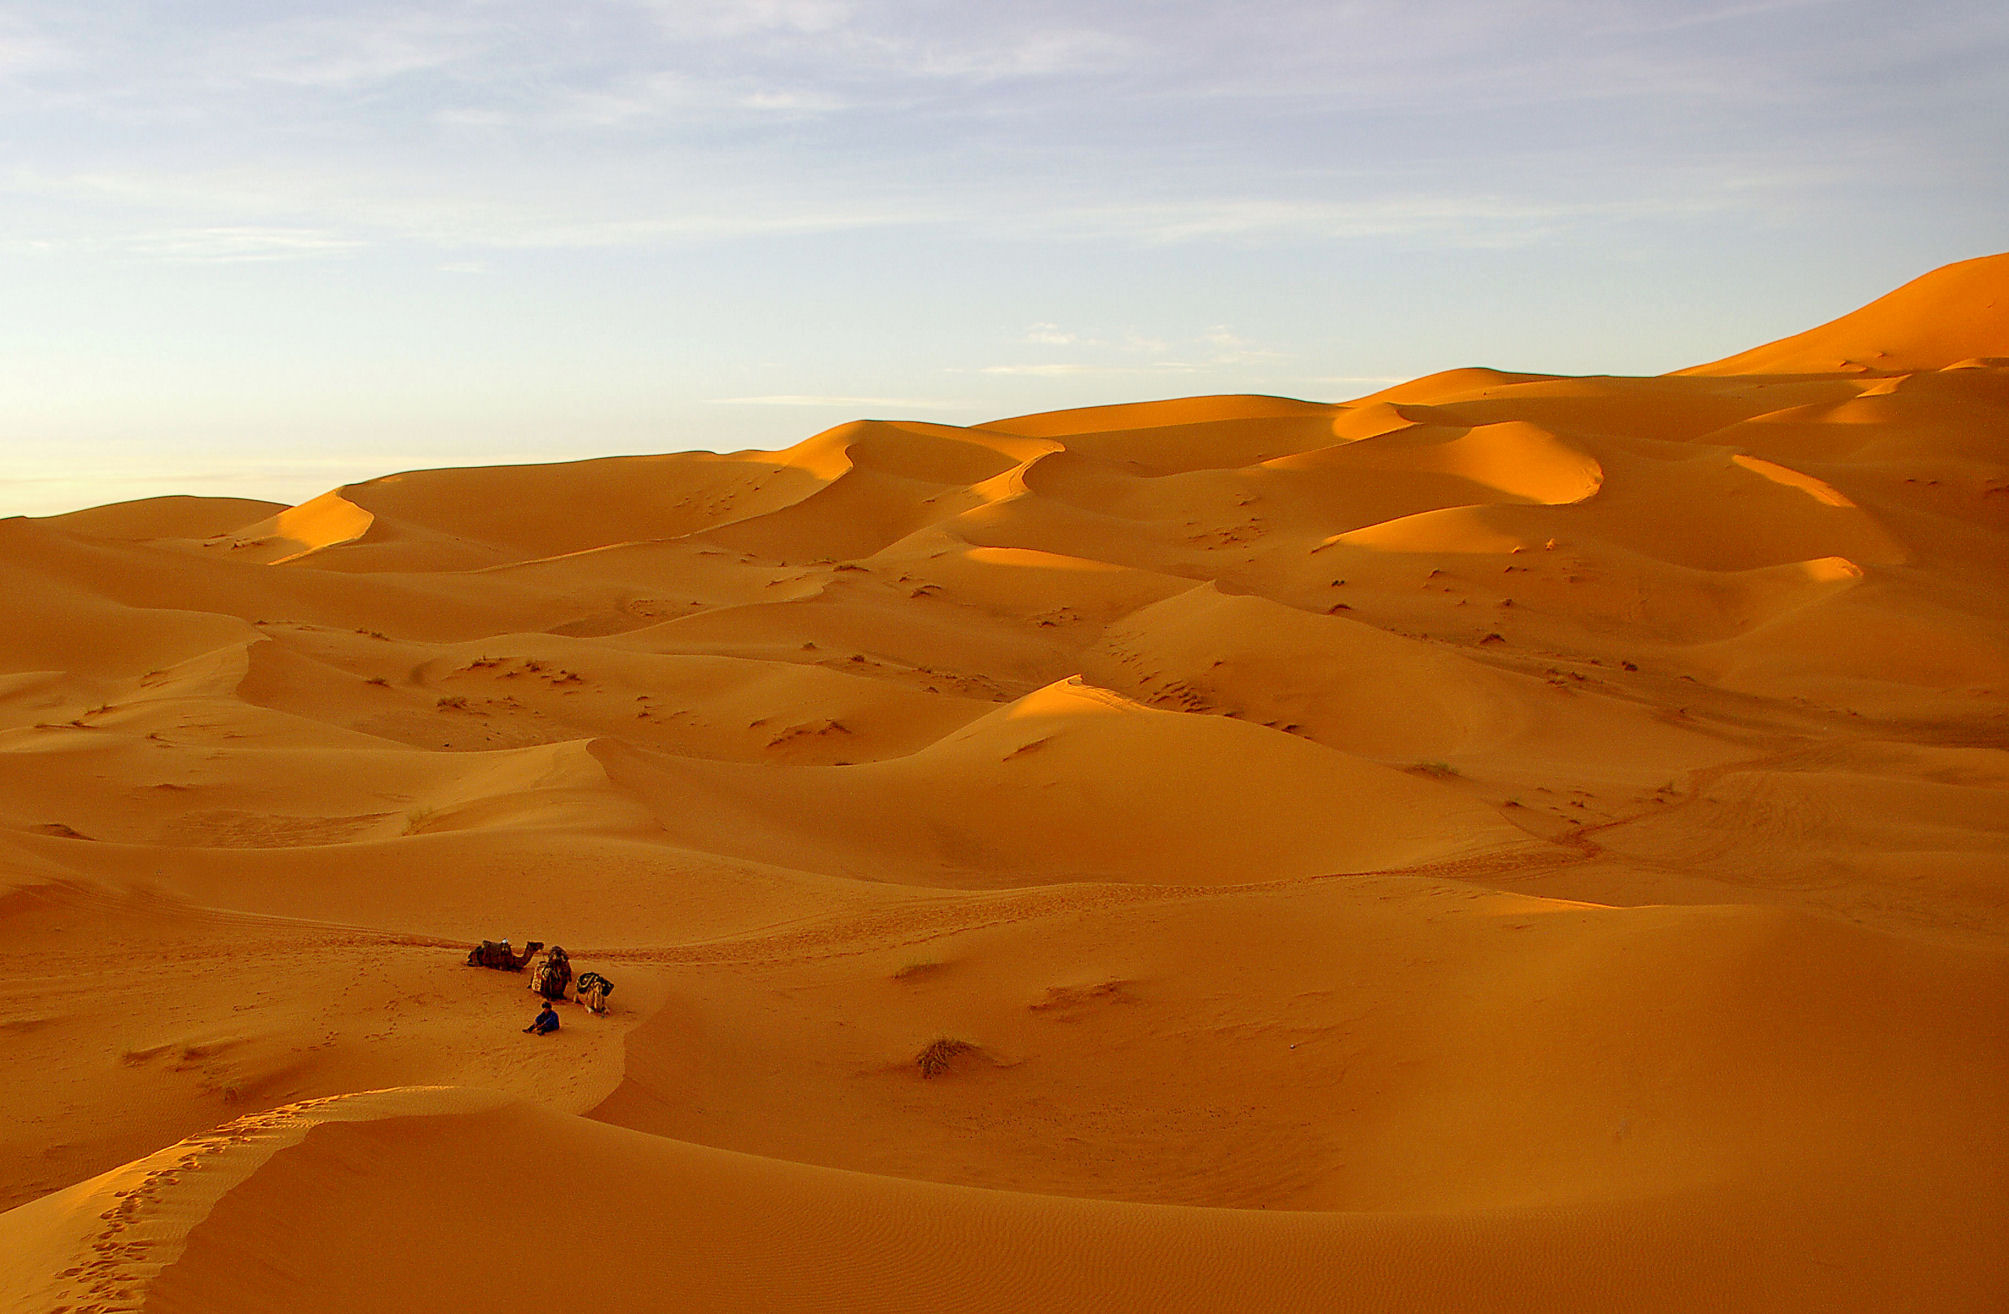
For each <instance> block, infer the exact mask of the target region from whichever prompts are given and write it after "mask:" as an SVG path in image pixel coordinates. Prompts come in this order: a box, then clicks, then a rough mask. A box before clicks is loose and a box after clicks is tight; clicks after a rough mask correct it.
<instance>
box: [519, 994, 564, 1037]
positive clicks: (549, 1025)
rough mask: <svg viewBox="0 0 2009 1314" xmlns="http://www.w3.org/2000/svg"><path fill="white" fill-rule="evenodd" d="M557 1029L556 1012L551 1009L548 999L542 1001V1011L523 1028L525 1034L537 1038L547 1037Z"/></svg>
mask: <svg viewBox="0 0 2009 1314" xmlns="http://www.w3.org/2000/svg"><path fill="white" fill-rule="evenodd" d="M557 1029H558V1010H557V1009H555V1008H553V1007H551V1001H550V1000H548V999H547V1000H545V1001H544V1011H543V1012H542V1013H539V1014H538V1015H537V1016H536V1017H535V1018H534V1019H532V1020H531V1023H530V1025H529V1026H527V1027H525V1028H523V1030H524V1032H525V1034H534V1035H539V1036H548V1035H550V1034H551V1033H552V1032H554V1031H556V1030H557Z"/></svg>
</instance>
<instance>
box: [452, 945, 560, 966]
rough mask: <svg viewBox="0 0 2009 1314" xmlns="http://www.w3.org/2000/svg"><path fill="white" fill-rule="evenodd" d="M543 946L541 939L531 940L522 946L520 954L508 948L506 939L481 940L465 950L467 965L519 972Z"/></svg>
mask: <svg viewBox="0 0 2009 1314" xmlns="http://www.w3.org/2000/svg"><path fill="white" fill-rule="evenodd" d="M543 947H544V942H543V941H542V940H532V941H531V942H530V943H529V944H527V945H525V946H523V952H522V954H520V955H519V954H516V953H514V952H512V951H511V950H510V947H509V941H507V940H483V941H482V942H481V943H480V944H478V945H476V946H475V947H474V948H472V949H470V950H468V951H467V965H468V966H469V967H493V968H494V969H495V970H496V971H498V972H521V971H522V970H523V969H524V968H525V967H526V966H528V965H529V963H530V959H531V958H532V956H533V955H535V954H536V953H537V951H538V950H539V949H542V948H543Z"/></svg>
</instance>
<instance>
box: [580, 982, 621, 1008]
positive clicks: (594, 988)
mask: <svg viewBox="0 0 2009 1314" xmlns="http://www.w3.org/2000/svg"><path fill="white" fill-rule="evenodd" d="M578 984H579V1002H580V1003H582V1004H584V1005H585V1006H586V1007H587V1009H588V1010H590V1011H591V1012H594V1013H605V1012H606V1011H607V996H608V995H611V994H613V993H614V983H613V982H612V981H609V980H608V979H607V978H606V977H604V976H601V975H600V974H599V973H598V972H581V973H580V974H579V982H578Z"/></svg>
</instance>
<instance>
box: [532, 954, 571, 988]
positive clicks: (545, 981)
mask: <svg viewBox="0 0 2009 1314" xmlns="http://www.w3.org/2000/svg"><path fill="white" fill-rule="evenodd" d="M571 984H572V961H571V960H570V959H569V958H567V957H566V956H565V951H564V950H563V949H560V948H559V947H558V946H557V945H555V944H554V945H552V946H551V952H550V953H548V954H546V955H544V961H543V962H541V963H539V964H538V965H537V970H536V971H535V972H532V973H531V974H530V988H531V989H532V990H535V991H536V992H537V993H538V994H540V995H543V996H544V997H545V998H546V999H553V1000H558V1001H560V1002H563V1001H564V999H565V987H567V986H569V985H571Z"/></svg>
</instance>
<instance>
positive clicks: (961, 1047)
mask: <svg viewBox="0 0 2009 1314" xmlns="http://www.w3.org/2000/svg"><path fill="white" fill-rule="evenodd" d="M976 1052H977V1047H976V1046H975V1045H972V1044H971V1043H970V1042H969V1041H967V1040H957V1039H955V1038H954V1037H953V1036H937V1037H936V1038H935V1039H933V1040H931V1041H929V1042H928V1047H927V1048H926V1049H924V1050H922V1051H921V1052H920V1053H919V1054H917V1055H915V1056H914V1065H915V1066H916V1067H918V1068H920V1069H921V1076H922V1077H923V1078H927V1077H939V1076H941V1075H942V1074H943V1073H945V1072H948V1071H951V1070H952V1068H953V1065H954V1063H955V1061H956V1060H957V1059H959V1058H961V1057H962V1056H963V1055H965V1054H974V1053H976Z"/></svg>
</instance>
